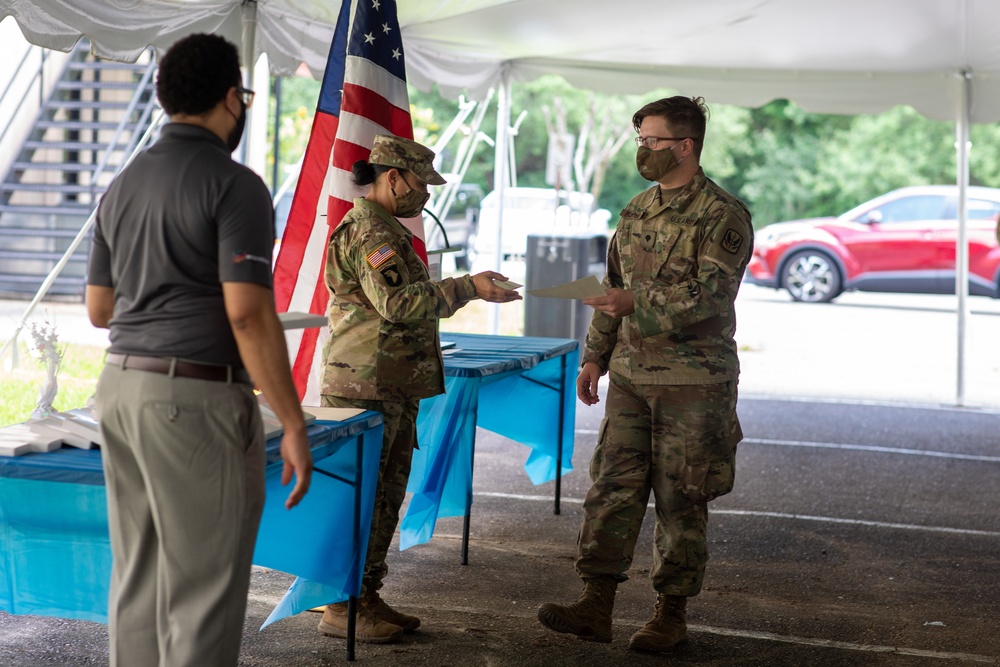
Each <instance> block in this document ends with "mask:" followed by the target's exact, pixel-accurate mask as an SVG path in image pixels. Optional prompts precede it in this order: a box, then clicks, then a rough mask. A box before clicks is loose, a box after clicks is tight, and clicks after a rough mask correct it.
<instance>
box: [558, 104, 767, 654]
mask: <svg viewBox="0 0 1000 667" xmlns="http://www.w3.org/2000/svg"><path fill="white" fill-rule="evenodd" d="M706 116H707V108H706V107H705V104H704V100H703V99H702V98H700V97H699V98H687V97H680V96H677V97H669V98H666V99H661V100H659V101H656V102H652V103H650V104H647V105H646V106H644V107H643V108H641V109H639V111H638V112H636V114H635V115H634V116H633V117H632V124H633V126H634V127H635V129H636V131H637V132H638V133H639V136H638V137H636V144H637V145H638V146H639V150H638V153H637V155H636V164H637V165H638V168H639V173H640V174H642V176H643V177H644V178H646V179H648V180H650V181H654V182H656V183H657V184H658V185H657V186H656V187H653V188H650V189H648V190H645V191H644V192H641V193H640V194H638V195H637V196H636V197H635V198H633V199H632V201H631V202H630V203H629V204H628V206H626V207H625V210H623V211H622V212H621V218H620V220H619V222H618V228H617V230H616V232H615V236H614V238H612V240H611V244H610V247H609V249H608V275H607V277H606V278H605V280H604V287H605V288H606V295H605V296H603V297H598V298H594V299H586V300H585V301H584V303H586V304H588V305H590V306H593V307H594V309H595V310H596V312H595V313H594V317H593V320H592V322H591V326H590V331H589V333H588V334H587V341H586V344H585V348H584V353H583V366H582V370H581V371H580V375H579V377H578V378H577V382H576V386H577V395H578V396H579V397H580V400H581V401H583V402H584V403H585V404H587V405H594V404H595V403H597V402H598V401H599V400H600V399H599V398H598V395H597V385H598V380H599V378H600V377H601V375H603V374H604V373H605V372H610V378H609V379H610V383H609V388H608V396H607V399H608V405H607V410H606V413H605V418H604V422H603V423H602V424H601V430H600V435H599V437H598V443H597V447H596V449H595V450H594V457H593V460H592V462H591V464H590V475H591V478H592V480H593V486H592V487H591V489H590V491H589V492H588V494H587V498H586V500H585V501H584V519H583V525H582V527H581V528H580V535H579V545H578V547H579V557H578V559H577V561H576V570H577V574H578V575H579V576H580V577H581V578H582V579H583V581H584V586H585V588H584V591H583V593H582V595H581V596H580V598H579V599H578V600H577V601H576V602H575V603H573V604H570V605H568V606H561V605H557V604H553V603H546V604H543V605H542V606H541V607H539V609H538V619H539V620H540V621H541V622H542V624H544V625H545V626H546V627H549V628H551V629H552V630H555V631H557V632H568V633H572V634H576V635H579V636H580V637H582V638H583V639H587V640H591V641H599V642H610V641H611V611H612V606H613V604H614V597H615V590H616V588H617V586H618V584H619V582H622V581H624V580H625V579H627V575H626V572H627V570H628V568H629V566H630V565H631V563H632V555H633V553H634V549H635V542H636V538H637V537H638V535H639V529H640V527H641V526H642V518H643V515H644V514H645V511H646V503H647V502H648V499H649V492H650V490H652V492H653V496H654V498H655V502H656V527H655V530H654V533H653V540H654V542H655V544H654V549H653V568H652V571H651V572H650V579H651V580H652V584H653V588H654V589H655V590H656V592H657V602H656V610H655V612H654V615H653V620H651V621H650V622H649V623H647V624H646V625H645V627H643V628H642V629H641V630H639V631H638V632H636V633H635V634H634V635H633V636H632V639H631V641H630V642H629V648H632V649H637V650H645V651H669V650H671V649H673V648H675V647H676V646H677V645H678V644H679V643H680V642H682V641H683V640H684V639H685V638H686V636H687V625H686V620H685V606H686V603H687V599H688V598H689V597H691V596H693V595H697V594H698V593H699V591H700V590H701V585H702V579H703V577H704V572H705V561H706V560H707V559H708V550H707V546H706V537H705V529H706V524H707V521H708V501H710V500H712V499H713V498H716V497H718V496H720V495H723V494H725V493H728V492H729V491H730V490H732V487H733V479H734V473H735V468H734V466H735V457H736V445H737V443H738V442H739V441H740V440H741V439H742V437H743V433H742V430H741V429H740V424H739V420H738V419H737V416H736V384H737V378H738V375H739V361H738V359H737V356H736V343H735V341H734V340H733V334H734V332H735V330H736V318H735V314H734V309H733V302H734V301H735V299H736V293H737V290H738V289H739V286H740V280H741V279H742V276H743V271H744V269H745V268H746V265H747V262H748V261H749V258H750V252H751V246H752V244H753V228H752V227H751V224H750V214H749V213H748V212H747V209H746V208H745V207H744V206H743V204H742V203H741V202H740V201H739V200H738V199H736V198H735V197H733V196H732V195H730V194H728V193H727V192H725V191H724V190H723V189H722V188H720V187H719V186H718V185H716V184H715V183H714V182H712V181H710V180H709V179H708V178H706V177H705V173H704V172H703V171H702V169H701V166H700V156H701V150H702V146H703V143H704V137H705V123H706Z"/></svg>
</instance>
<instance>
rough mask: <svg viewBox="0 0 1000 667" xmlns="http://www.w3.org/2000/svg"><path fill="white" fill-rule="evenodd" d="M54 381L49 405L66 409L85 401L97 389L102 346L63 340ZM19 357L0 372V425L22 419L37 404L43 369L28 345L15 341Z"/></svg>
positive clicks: (42, 379)
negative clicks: (15, 364)
mask: <svg viewBox="0 0 1000 667" xmlns="http://www.w3.org/2000/svg"><path fill="white" fill-rule="evenodd" d="M60 347H61V348H62V351H63V358H62V365H61V367H60V368H59V375H58V376H57V380H58V383H59V391H58V393H57V394H56V400H55V402H54V405H53V407H55V409H57V410H70V409H72V408H79V407H82V406H83V405H84V404H86V402H87V399H89V398H90V397H91V396H92V395H93V394H94V390H96V389H97V377H98V376H99V375H100V374H101V369H102V368H104V349H103V348H100V347H93V346H89V345H74V344H72V343H66V344H63V345H61V346H60ZM18 355H19V356H20V360H19V363H18V367H17V368H15V369H13V370H11V371H0V426H9V425H11V424H18V423H20V422H23V421H25V420H26V419H28V418H29V417H30V416H31V413H32V411H33V410H34V409H35V406H37V405H38V393H39V391H40V389H41V387H42V383H43V382H44V381H45V368H44V366H43V365H42V363H41V362H40V361H39V360H37V359H35V358H33V357H31V356H30V355H29V352H28V346H27V345H26V344H24V343H20V344H18Z"/></svg>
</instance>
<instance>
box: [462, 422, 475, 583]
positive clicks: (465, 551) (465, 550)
mask: <svg viewBox="0 0 1000 667" xmlns="http://www.w3.org/2000/svg"><path fill="white" fill-rule="evenodd" d="M473 416H474V420H473V423H474V424H477V423H479V408H478V407H477V408H476V409H475V414H474V415H473ZM475 470H476V431H475V428H473V431H472V451H471V453H470V454H469V499H468V500H467V501H466V503H465V521H464V523H463V525H462V565H468V564H469V526H470V524H471V523H472V478H473V473H474V472H475Z"/></svg>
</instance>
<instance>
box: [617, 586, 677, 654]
mask: <svg viewBox="0 0 1000 667" xmlns="http://www.w3.org/2000/svg"><path fill="white" fill-rule="evenodd" d="M686 607H687V598H686V597H684V596H682V595H666V594H664V593H660V594H659V595H658V596H657V598H656V611H654V612H653V620H651V621H650V622H649V623H647V624H646V625H644V626H642V629H641V630H639V631H638V632H637V633H635V634H634V635H632V639H631V640H629V643H628V647H629V648H630V649H633V650H636V651H652V652H655V653H663V652H666V651H673V650H674V649H675V648H677V647H678V646H679V645H680V644H681V643H682V642H683V641H684V640H686V639H687V619H686V617H685V608H686Z"/></svg>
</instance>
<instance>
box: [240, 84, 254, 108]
mask: <svg viewBox="0 0 1000 667" xmlns="http://www.w3.org/2000/svg"><path fill="white" fill-rule="evenodd" d="M236 94H237V95H239V96H240V99H241V100H243V104H244V105H245V106H246V108H247V109H249V108H250V107H252V106H253V96H254V95H255V94H256V93H254V92H253V91H252V90H250V89H249V88H244V87H243V86H236Z"/></svg>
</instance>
